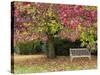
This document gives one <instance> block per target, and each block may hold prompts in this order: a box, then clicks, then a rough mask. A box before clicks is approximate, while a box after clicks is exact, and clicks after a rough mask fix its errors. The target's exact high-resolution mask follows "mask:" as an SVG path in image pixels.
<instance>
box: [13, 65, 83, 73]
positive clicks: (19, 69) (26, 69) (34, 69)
mask: <svg viewBox="0 0 100 75" xmlns="http://www.w3.org/2000/svg"><path fill="white" fill-rule="evenodd" d="M82 69H83V67H81V66H62V65H58V66H54V68H53V66H52V67H50V66H46V65H41V66H16V67H15V69H14V73H16V74H19V73H21V74H22V73H41V72H54V71H66V70H82ZM84 69H85V68H84Z"/></svg>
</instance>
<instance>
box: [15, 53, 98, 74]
mask: <svg viewBox="0 0 100 75" xmlns="http://www.w3.org/2000/svg"><path fill="white" fill-rule="evenodd" d="M96 67H97V60H96V56H92V59H91V60H89V59H88V58H75V59H74V60H73V62H70V57H68V56H58V57H57V58H55V59H47V58H46V56H45V55H15V56H14V73H17V74H19V73H37V72H55V71H66V70H84V69H85V70H86V69H95V68H96Z"/></svg>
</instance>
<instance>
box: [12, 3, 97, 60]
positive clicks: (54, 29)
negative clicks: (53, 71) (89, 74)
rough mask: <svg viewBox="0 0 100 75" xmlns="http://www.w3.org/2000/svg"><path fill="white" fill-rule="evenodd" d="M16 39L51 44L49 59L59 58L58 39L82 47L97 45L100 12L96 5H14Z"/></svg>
mask: <svg viewBox="0 0 100 75" xmlns="http://www.w3.org/2000/svg"><path fill="white" fill-rule="evenodd" d="M14 8H15V9H14V11H12V12H14V23H15V24H14V40H15V43H16V42H24V41H30V40H34V39H38V40H42V41H47V42H48V53H47V55H48V57H49V58H55V57H56V55H55V49H54V43H53V41H54V38H55V37H61V38H66V39H67V40H70V41H72V42H74V41H75V40H76V39H80V41H81V42H82V46H84V45H87V44H89V45H90V46H92V45H93V43H94V41H95V37H96V30H97V29H96V27H97V26H96V21H97V15H96V14H97V11H96V7H95V6H80V5H64V4H45V3H30V2H14Z"/></svg>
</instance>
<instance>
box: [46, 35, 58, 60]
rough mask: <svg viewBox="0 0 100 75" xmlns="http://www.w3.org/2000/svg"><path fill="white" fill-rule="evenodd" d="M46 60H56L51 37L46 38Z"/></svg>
mask: <svg viewBox="0 0 100 75" xmlns="http://www.w3.org/2000/svg"><path fill="white" fill-rule="evenodd" d="M47 57H48V58H51V59H53V58H56V55H55V48H54V42H53V37H52V36H48V53H47Z"/></svg>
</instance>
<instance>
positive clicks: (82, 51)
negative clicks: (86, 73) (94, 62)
mask: <svg viewBox="0 0 100 75" xmlns="http://www.w3.org/2000/svg"><path fill="white" fill-rule="evenodd" d="M81 55H90V52H89V50H88V49H87V48H70V56H81Z"/></svg>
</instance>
